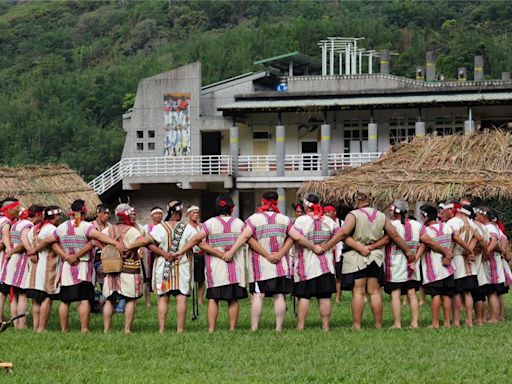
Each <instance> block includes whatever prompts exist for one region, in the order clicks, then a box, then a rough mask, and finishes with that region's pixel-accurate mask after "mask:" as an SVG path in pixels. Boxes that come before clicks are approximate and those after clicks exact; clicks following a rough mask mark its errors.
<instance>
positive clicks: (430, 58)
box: [426, 52, 436, 81]
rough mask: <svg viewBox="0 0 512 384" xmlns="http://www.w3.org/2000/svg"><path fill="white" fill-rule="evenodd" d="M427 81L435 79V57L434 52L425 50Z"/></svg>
mask: <svg viewBox="0 0 512 384" xmlns="http://www.w3.org/2000/svg"><path fill="white" fill-rule="evenodd" d="M426 79H427V81H436V58H435V56H434V52H427V73H426Z"/></svg>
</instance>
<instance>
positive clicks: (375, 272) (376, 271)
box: [341, 261, 384, 291]
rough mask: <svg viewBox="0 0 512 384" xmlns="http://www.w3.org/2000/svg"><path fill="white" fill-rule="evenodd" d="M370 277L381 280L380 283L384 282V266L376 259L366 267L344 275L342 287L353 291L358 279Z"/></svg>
mask: <svg viewBox="0 0 512 384" xmlns="http://www.w3.org/2000/svg"><path fill="white" fill-rule="evenodd" d="M370 277H371V278H375V279H377V280H379V284H380V285H382V283H383V282H384V268H383V267H382V266H380V267H379V266H378V265H377V263H376V262H375V261H373V262H372V263H370V264H369V265H368V266H367V267H366V268H365V269H361V270H359V271H356V272H352V273H345V274H344V275H342V277H341V288H342V289H343V290H344V291H351V290H352V289H353V288H354V283H355V281H356V280H358V279H364V278H370Z"/></svg>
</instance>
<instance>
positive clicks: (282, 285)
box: [249, 276, 293, 296]
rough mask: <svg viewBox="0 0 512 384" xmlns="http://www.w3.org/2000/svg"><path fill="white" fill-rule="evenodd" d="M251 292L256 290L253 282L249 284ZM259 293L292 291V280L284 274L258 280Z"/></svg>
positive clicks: (284, 293)
mask: <svg viewBox="0 0 512 384" xmlns="http://www.w3.org/2000/svg"><path fill="white" fill-rule="evenodd" d="M249 287H250V290H251V293H257V292H256V286H255V284H254V283H251V284H249ZM258 288H259V293H264V294H265V296H273V295H286V294H287V293H291V292H292V291H293V281H292V280H291V279H288V278H287V277H285V276H281V277H275V278H273V279H268V280H262V281H258Z"/></svg>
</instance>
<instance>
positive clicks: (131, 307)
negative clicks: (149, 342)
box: [124, 300, 137, 335]
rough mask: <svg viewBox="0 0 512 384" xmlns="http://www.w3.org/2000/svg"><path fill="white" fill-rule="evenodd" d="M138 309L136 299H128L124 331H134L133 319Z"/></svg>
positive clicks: (126, 333) (125, 308)
mask: <svg viewBox="0 0 512 384" xmlns="http://www.w3.org/2000/svg"><path fill="white" fill-rule="evenodd" d="M136 309H137V301H136V300H126V306H125V307H124V333H125V335H128V334H130V333H132V325H133V319H135V310H136Z"/></svg>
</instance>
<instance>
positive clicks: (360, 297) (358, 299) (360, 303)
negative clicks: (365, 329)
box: [352, 278, 367, 330]
mask: <svg viewBox="0 0 512 384" xmlns="http://www.w3.org/2000/svg"><path fill="white" fill-rule="evenodd" d="M366 280H367V279H366V278H363V279H357V280H356V281H355V282H354V288H352V319H353V324H354V329H356V330H359V329H361V322H362V320H363V310H364V303H365V298H366Z"/></svg>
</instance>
